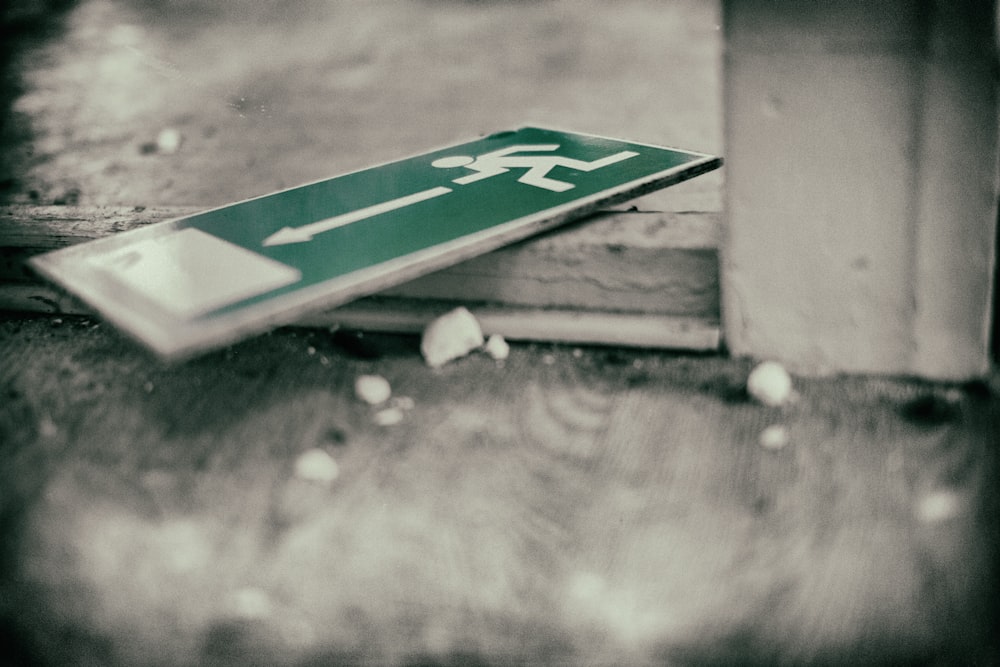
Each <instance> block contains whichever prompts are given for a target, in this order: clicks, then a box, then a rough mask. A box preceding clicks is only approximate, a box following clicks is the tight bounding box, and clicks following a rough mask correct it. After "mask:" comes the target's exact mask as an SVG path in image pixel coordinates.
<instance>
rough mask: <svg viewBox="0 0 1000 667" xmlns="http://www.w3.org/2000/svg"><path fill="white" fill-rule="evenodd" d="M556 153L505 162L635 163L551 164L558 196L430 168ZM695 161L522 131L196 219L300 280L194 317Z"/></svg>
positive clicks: (511, 177)
mask: <svg viewBox="0 0 1000 667" xmlns="http://www.w3.org/2000/svg"><path fill="white" fill-rule="evenodd" d="M556 144H558V149H557V150H554V151H549V150H531V149H523V150H520V151H517V152H516V153H514V154H513V155H512V156H510V157H513V156H525V155H527V156H531V157H536V158H538V159H541V160H545V159H547V158H552V157H554V156H558V157H562V158H570V159H573V160H579V161H583V162H592V161H595V160H601V159H604V158H607V157H608V156H612V155H616V154H619V153H621V152H623V151H629V152H631V153H635V155H631V156H629V157H627V158H623V159H621V160H620V161H617V162H614V163H612V164H607V165H604V166H600V167H599V168H596V169H593V170H592V171H584V170H583V169H578V168H573V167H571V166H564V165H560V164H556V165H555V166H553V167H552V169H551V170H550V171H549V172H548V173H547V176H548V178H552V179H556V180H558V181H561V182H564V183H569V184H572V186H573V187H572V188H571V189H567V190H565V191H562V192H557V191H554V190H551V189H546V188H543V187H539V186H536V185H531V184H527V183H523V182H519V181H518V179H519V178H520V177H522V176H523V175H524V174H525V173H526V172H527V171H528V170H529V169H528V168H527V167H511V168H510V169H509V171H507V172H506V173H499V174H496V175H493V176H489V177H487V178H483V179H482V180H477V181H475V182H469V183H464V184H459V183H454V182H453V181H454V179H458V178H462V177H463V176H469V175H475V174H476V173H477V172H475V171H473V170H471V169H470V168H469V167H466V166H453V167H450V168H438V167H435V166H433V163H434V162H435V161H437V160H439V159H442V158H449V157H454V156H469V157H476V156H481V155H484V154H487V153H491V152H493V151H498V150H502V149H505V148H512V147H517V146H525V147H527V146H542V145H545V146H552V145H556ZM705 157H706V156H704V155H701V154H698V153H690V152H686V151H678V150H672V149H666V148H659V147H653V146H647V145H643V144H633V143H628V142H623V141H618V140H613V139H605V138H598V137H593V136H589V135H581V134H572V133H566V132H557V131H552V130H544V129H538V128H522V129H520V130H517V131H513V132H502V133H498V134H495V135H491V136H489V137H486V138H483V139H481V140H478V141H473V142H470V143H466V144H462V145H458V146H452V147H449V148H446V149H442V150H439V151H435V152H431V153H426V154H423V155H419V156H416V157H411V158H407V159H404V160H399V161H397V162H392V163H389V164H385V165H381V166H378V167H373V168H370V169H365V170H362V171H358V172H354V173H351V174H347V175H343V176H339V177H336V178H332V179H330V180H326V181H321V182H318V183H313V184H310V185H305V186H301V187H297V188H293V189H290V190H285V191H282V192H278V193H275V194H271V195H267V196H264V197H259V198H256V199H251V200H248V201H244V202H240V203H238V204H234V205H231V206H226V207H223V208H219V209H215V210H211V211H207V212H204V213H199V214H197V215H195V216H192V217H190V218H187V219H185V220H183V221H181V224H180V226H181V227H188V226H193V227H197V228H198V229H200V230H202V231H204V232H207V233H209V234H212V235H214V236H217V237H220V238H223V239H225V240H227V241H230V242H232V243H235V244H237V245H239V246H242V247H244V248H246V249H248V250H251V251H253V252H255V253H259V254H262V255H265V256H267V257H270V258H272V259H275V260H277V261H279V262H282V263H284V264H287V265H289V266H293V267H295V268H297V269H299V270H300V271H301V273H302V278H301V280H300V281H299V282H297V283H294V284H292V285H289V286H286V287H283V288H280V289H277V290H274V291H271V292H267V293H264V294H259V295H256V296H254V297H251V298H248V299H246V300H244V301H241V302H238V303H234V304H231V305H229V306H226V307H224V308H221V309H218V310H216V311H213V312H210V313H207V314H205V315H203V317H205V318H211V317H213V316H218V315H222V314H225V313H230V312H232V311H234V310H238V309H239V308H241V307H244V306H247V305H250V304H253V303H256V302H260V301H262V300H267V299H271V298H274V297H276V296H278V295H280V294H284V293H287V292H291V291H295V290H298V289H302V288H303V287H307V286H311V285H315V284H319V283H322V282H324V281H328V280H331V279H334V278H337V277H340V276H344V275H347V274H349V273H351V272H354V271H357V270H359V269H364V268H366V267H369V266H372V265H378V264H381V263H383V262H387V261H390V260H393V259H395V258H398V257H404V256H407V255H410V254H412V253H415V252H418V251H421V250H425V249H428V248H431V247H433V246H436V245H439V244H442V243H447V242H450V241H455V240H457V239H460V238H461V237H464V236H467V235H470V234H475V233H477V232H482V231H484V230H487V229H490V228H493V227H496V226H498V225H502V224H504V223H507V222H511V221H515V220H519V219H522V218H526V217H529V216H533V215H535V214H539V213H544V212H545V211H548V210H550V209H553V208H558V207H563V206H566V205H569V204H571V203H572V202H574V201H576V200H581V199H585V198H588V197H592V196H594V195H597V194H600V193H602V192H604V191H607V190H609V189H614V188H617V187H620V186H622V185H624V184H627V183H630V182H633V181H636V180H640V179H644V178H648V177H650V176H651V175H654V174H658V173H661V172H665V171H669V170H672V169H675V168H678V167H681V166H683V165H685V164H688V163H694V162H699V161H704V159H705ZM441 187H445V188H449V189H450V190H451V191H450V192H447V193H445V194H441V195H438V196H434V197H433V198H430V199H427V200H424V201H420V202H417V203H413V204H410V205H408V206H404V207H402V208H398V209H395V210H391V211H388V212H385V213H379V214H376V215H373V216H371V217H366V218H364V219H362V220H358V221H356V222H352V223H350V224H345V225H343V226H340V227H337V228H335V229H331V230H328V231H323V232H320V233H316V234H315V235H313V237H312V239H311V240H309V241H305V242H298V243H289V244H284V245H273V246H266V245H264V242H265V240H266V239H267V238H268V237H269V236H270V235H272V234H274V233H275V232H277V231H279V230H281V229H282V228H284V227H291V228H300V227H303V226H306V225H311V224H314V223H317V222H319V221H322V220H325V219H329V218H332V217H335V216H340V215H345V214H349V213H351V212H354V211H358V210H360V209H364V208H367V207H372V206H377V205H379V204H382V203H384V202H389V201H392V200H395V199H398V198H401V197H407V196H410V195H414V194H415V193H421V192H425V191H428V190H432V189H434V188H441Z"/></svg>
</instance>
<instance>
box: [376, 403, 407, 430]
mask: <svg viewBox="0 0 1000 667" xmlns="http://www.w3.org/2000/svg"><path fill="white" fill-rule="evenodd" d="M404 416H405V415H404V414H403V409H402V408H398V407H392V408H385V409H382V410H379V411H378V412H376V413H375V416H374V417H372V421H374V422H375V423H376V424H378V425H379V426H395V425H396V424H398V423H399V422H401V421H403V417H404Z"/></svg>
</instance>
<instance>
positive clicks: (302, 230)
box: [264, 187, 452, 247]
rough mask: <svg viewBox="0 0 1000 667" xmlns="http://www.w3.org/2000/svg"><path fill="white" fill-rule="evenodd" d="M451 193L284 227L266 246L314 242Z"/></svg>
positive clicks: (440, 190)
mask: <svg viewBox="0 0 1000 667" xmlns="http://www.w3.org/2000/svg"><path fill="white" fill-rule="evenodd" d="M451 191H452V189H451V188H446V187H437V188H431V189H430V190H422V191H420V192H415V193H413V194H412V195H406V196H405V197H399V198H398V199H390V200H389V201H386V202H382V203H381V204H375V205H374V206H366V207H365V208H359V209H358V210H356V211H351V212H350V213H344V214H343V215H335V216H333V217H332V218H326V219H325V220H317V221H316V222H311V223H309V224H308V225H303V226H301V227H282V228H281V229H279V230H278V231H276V232H275V233H273V234H271V235H270V236H268V237H267V238H266V239H264V246H265V247H266V246H274V245H287V244H289V243H305V242H306V241H312V239H313V237H314V236H316V235H317V234H322V233H323V232H328V231H330V230H331V229H336V228H337V227H343V226H344V225H349V224H351V223H352V222H357V221H358V220H364V219H365V218H371V217H372V216H376V215H379V214H380V213H388V212H389V211H395V210H396V209H398V208H404V207H406V206H409V205H411V204H417V203H419V202H422V201H427V200H428V199H433V198H434V197H440V196H441V195H446V194H448V193H449V192H451Z"/></svg>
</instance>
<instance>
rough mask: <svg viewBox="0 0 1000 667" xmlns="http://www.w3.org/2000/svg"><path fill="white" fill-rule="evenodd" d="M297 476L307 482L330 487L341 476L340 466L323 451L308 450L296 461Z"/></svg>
mask: <svg viewBox="0 0 1000 667" xmlns="http://www.w3.org/2000/svg"><path fill="white" fill-rule="evenodd" d="M295 476H296V477H298V478H299V479H302V480H305V481H307V482H317V483H320V484H326V485H329V484H331V483H332V482H333V481H334V480H335V479H337V477H339V476H340V466H338V465H337V462H336V461H334V460H333V457H332V456H330V455H329V454H327V453H326V452H325V451H323V450H322V449H317V448H313V449H307V450H306V451H304V452H302V453H301V454H300V455H299V458H297V459H296V460H295Z"/></svg>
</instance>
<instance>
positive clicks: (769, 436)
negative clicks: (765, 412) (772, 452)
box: [758, 424, 789, 449]
mask: <svg viewBox="0 0 1000 667" xmlns="http://www.w3.org/2000/svg"><path fill="white" fill-rule="evenodd" d="M788 440H789V435H788V427H787V426H785V425H784V424H772V425H771V426H768V427H767V428H765V429H764V430H763V431H761V432H760V437H759V438H758V442H760V446H761V447H763V448H764V449H781V448H782V447H784V446H785V445H787V444H788Z"/></svg>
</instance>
